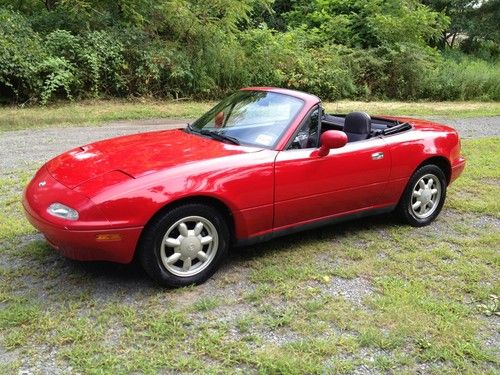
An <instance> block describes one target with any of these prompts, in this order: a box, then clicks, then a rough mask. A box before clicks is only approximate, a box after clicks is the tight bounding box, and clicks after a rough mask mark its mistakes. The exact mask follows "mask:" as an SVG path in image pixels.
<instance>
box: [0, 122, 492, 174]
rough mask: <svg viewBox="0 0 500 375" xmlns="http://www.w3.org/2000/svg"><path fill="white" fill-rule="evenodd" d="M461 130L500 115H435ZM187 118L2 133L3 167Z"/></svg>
mask: <svg viewBox="0 0 500 375" xmlns="http://www.w3.org/2000/svg"><path fill="white" fill-rule="evenodd" d="M432 120H435V121H438V122H442V123H444V124H448V125H450V126H452V127H454V128H455V129H457V130H458V131H459V133H460V135H461V136H462V137H463V138H471V137H477V136H481V137H485V136H499V135H500V116H496V117H478V118H469V119H458V120H457V119H445V118H432ZM186 122H187V120H163V119H153V120H141V121H137V120H136V121H119V122H113V123H109V124H104V125H100V126H88V127H69V128H46V129H25V130H17V131H11V132H6V133H2V134H0V170H2V171H9V170H16V169H21V168H22V167H23V166H25V165H28V164H30V165H33V164H34V163H36V164H41V163H43V162H44V161H47V160H48V159H50V158H52V157H54V156H56V155H58V154H60V153H62V152H63V151H65V150H69V149H71V148H73V147H77V146H81V145H85V144H87V143H91V142H95V141H98V140H101V139H106V138H111V137H116V136H119V135H124V134H132V133H139V132H145V131H152V130H160V129H173V128H178V127H184V126H185V125H186Z"/></svg>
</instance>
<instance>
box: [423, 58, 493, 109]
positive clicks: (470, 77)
mask: <svg viewBox="0 0 500 375" xmlns="http://www.w3.org/2000/svg"><path fill="white" fill-rule="evenodd" d="M423 86H424V87H425V92H424V93H423V94H422V95H421V97H422V98H430V99H435V100H500V64H498V63H497V64H491V63H487V62H485V61H482V60H477V59H472V58H462V59H461V60H460V61H456V60H454V59H450V58H447V59H442V60H441V61H440V62H439V64H438V65H437V66H436V68H435V69H434V70H431V71H429V75H428V76H427V77H426V79H425V81H424V82H423Z"/></svg>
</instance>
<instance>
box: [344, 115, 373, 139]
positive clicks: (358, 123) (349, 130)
mask: <svg viewBox="0 0 500 375" xmlns="http://www.w3.org/2000/svg"><path fill="white" fill-rule="evenodd" d="M371 130H372V119H371V118H370V116H369V115H368V113H365V112H351V113H349V114H348V115H347V116H346V117H345V123H344V133H346V134H347V141H348V142H356V141H362V140H363V139H368V138H369V137H370V133H371Z"/></svg>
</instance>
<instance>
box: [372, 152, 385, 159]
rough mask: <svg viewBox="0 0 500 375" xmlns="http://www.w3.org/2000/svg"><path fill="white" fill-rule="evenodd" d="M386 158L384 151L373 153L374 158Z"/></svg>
mask: <svg viewBox="0 0 500 375" xmlns="http://www.w3.org/2000/svg"><path fill="white" fill-rule="evenodd" d="M383 158H384V153H383V152H374V153H373V154H372V160H380V159H383Z"/></svg>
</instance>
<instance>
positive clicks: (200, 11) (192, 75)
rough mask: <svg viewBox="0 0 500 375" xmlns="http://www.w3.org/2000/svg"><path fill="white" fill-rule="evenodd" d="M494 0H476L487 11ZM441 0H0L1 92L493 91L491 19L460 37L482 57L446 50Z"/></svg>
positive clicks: (492, 95)
mask: <svg viewBox="0 0 500 375" xmlns="http://www.w3.org/2000/svg"><path fill="white" fill-rule="evenodd" d="M450 1H451V3H452V4H451V3H450V4H451V5H453V6H454V7H455V8H453V9H458V8H457V6H458V5H457V4H458V3H460V1H459V0H450ZM450 1H448V2H450ZM495 2H496V0H491V1H488V2H486V3H487V4H488V6H481V7H480V8H481V14H483V15H484V16H485V17H486V18H487V19H488V20H489V19H490V18H491V17H493V16H494V14H496V13H495V10H494V7H492V4H493V3H495ZM438 3H439V2H433V1H425V2H421V1H417V0H404V1H396V0H390V1H381V0H357V1H345V0H313V1H309V0H307V1H306V0H296V1H293V2H286V1H282V0H275V1H272V0H218V1H214V2H209V3H207V2H203V1H199V0H158V1H152V0H138V1H135V0H116V1H111V0H105V1H102V0H74V1H70V0H48V1H45V2H41V1H36V0H24V1H14V2H12V1H7V0H0V45H1V46H2V48H1V49H0V102H16V103H23V102H32V103H36V102H38V103H41V104H45V103H48V102H50V101H53V100H56V99H58V98H66V99H70V100H72V99H83V98H99V97H130V96H142V97H144V96H153V97H167V98H179V97H194V98H198V99H207V98H214V97H219V96H222V95H225V94H226V93H227V92H230V91H233V90H235V89H238V88H240V87H242V86H249V85H266V86H283V87H289V88H293V89H298V90H304V91H308V92H311V93H314V94H316V95H318V96H320V97H321V98H322V99H324V100H336V99H342V98H358V97H361V98H364V99H368V100H371V99H374V98H390V99H403V100H408V99H428V98H429V99H439V100H454V99H464V100H469V99H480V100H498V97H499V94H498V90H499V89H498V86H499V73H498V72H499V66H500V65H499V63H498V61H495V60H494V59H495V56H497V55H498V50H499V47H498V40H497V39H498V38H496V37H495V35H496V34H495V32H496V31H495V32H493V31H492V32H490V34H491V37H490V38H489V39H488V38H486V37H485V36H484V35H485V34H484V33H483V34H481V33H479V31H477V32H475V33H474V34H472V32H471V37H470V38H468V39H467V40H465V41H463V43H462V45H461V48H462V49H463V50H466V51H469V52H471V51H472V52H473V53H475V54H476V55H478V56H482V57H483V58H485V59H489V60H490V62H489V63H486V62H483V61H479V60H478V61H476V60H472V59H468V58H465V59H464V58H462V57H459V58H458V59H456V58H454V57H450V56H448V54H446V55H445V58H444V59H443V58H442V57H441V56H440V54H439V52H438V51H437V50H436V49H434V48H433V47H432V45H435V44H438V41H439V39H440V38H441V37H442V35H443V32H444V31H445V30H446V29H447V28H450V27H455V25H456V23H457V22H458V21H457V19H458V18H459V16H458V13H457V12H448V11H445V10H444V9H443V8H442V7H440V5H439V4H438ZM451 5H450V6H451ZM446 9H447V8H446ZM468 11H470V9H469V10H468ZM492 15H493V16H492ZM462 16H463V15H460V17H462ZM457 17H458V18H457ZM488 17H490V18H488ZM488 22H489V21H488ZM476 23H477V22H476ZM450 25H451V26H450ZM471 30H472V29H471ZM488 30H489V29H488ZM490 34H488V35H490ZM472 35H474V37H472ZM495 38H496V39H495ZM472 52H471V53H472ZM464 72H465V73H464ZM459 73H460V74H459ZM463 74H465V77H463Z"/></svg>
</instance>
